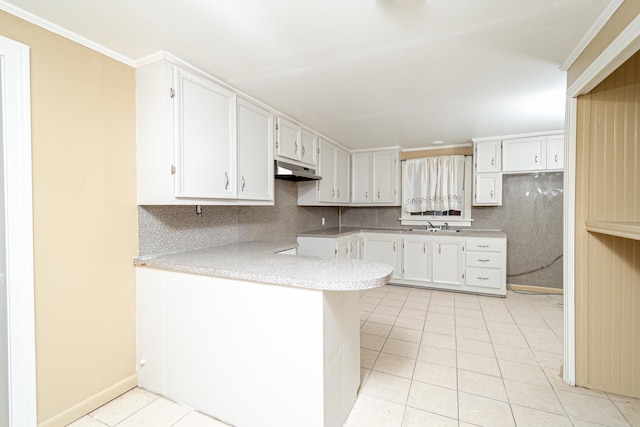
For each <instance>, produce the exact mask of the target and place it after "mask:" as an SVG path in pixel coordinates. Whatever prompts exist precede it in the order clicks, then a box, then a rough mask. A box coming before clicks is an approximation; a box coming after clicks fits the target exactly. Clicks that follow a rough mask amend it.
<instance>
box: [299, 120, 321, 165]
mask: <svg viewBox="0 0 640 427" xmlns="http://www.w3.org/2000/svg"><path fill="white" fill-rule="evenodd" d="M301 139H302V147H301V148H300V161H301V162H302V163H304V164H307V165H311V166H316V165H317V164H318V136H317V135H316V134H314V133H313V132H310V131H308V130H306V129H302V136H301Z"/></svg>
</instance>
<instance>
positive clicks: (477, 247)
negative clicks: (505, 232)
mask: <svg viewBox="0 0 640 427" xmlns="http://www.w3.org/2000/svg"><path fill="white" fill-rule="evenodd" d="M505 249H506V248H505V240H504V239H473V240H467V241H466V250H467V251H482V252H503V251H505Z"/></svg>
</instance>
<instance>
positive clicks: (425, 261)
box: [402, 236, 433, 284]
mask: <svg viewBox="0 0 640 427" xmlns="http://www.w3.org/2000/svg"><path fill="white" fill-rule="evenodd" d="M431 250H432V242H431V239H430V238H428V237H420V236H408V237H405V238H404V241H403V243H402V255H403V257H402V269H403V271H402V278H403V279H404V280H407V281H413V282H417V283H418V284H420V283H422V282H431V278H432V277H433V276H432V274H431Z"/></svg>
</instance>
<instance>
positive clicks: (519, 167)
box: [473, 131, 564, 206]
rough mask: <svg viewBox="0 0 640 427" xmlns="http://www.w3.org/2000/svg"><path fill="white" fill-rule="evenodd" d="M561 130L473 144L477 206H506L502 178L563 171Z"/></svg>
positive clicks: (474, 199) (483, 140) (486, 139)
mask: <svg viewBox="0 0 640 427" xmlns="http://www.w3.org/2000/svg"><path fill="white" fill-rule="evenodd" d="M563 169H564V133H562V132H560V131H555V132H548V133H540V134H529V135H513V136H503V137H496V138H482V139H479V140H474V141H473V205H474V206H499V205H502V175H504V174H523V173H539V172H546V171H550V172H553V171H562V170H563Z"/></svg>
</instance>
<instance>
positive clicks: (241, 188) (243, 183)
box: [240, 175, 245, 191]
mask: <svg viewBox="0 0 640 427" xmlns="http://www.w3.org/2000/svg"><path fill="white" fill-rule="evenodd" d="M244 185H245V181H244V175H242V186H241V187H240V191H244Z"/></svg>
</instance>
